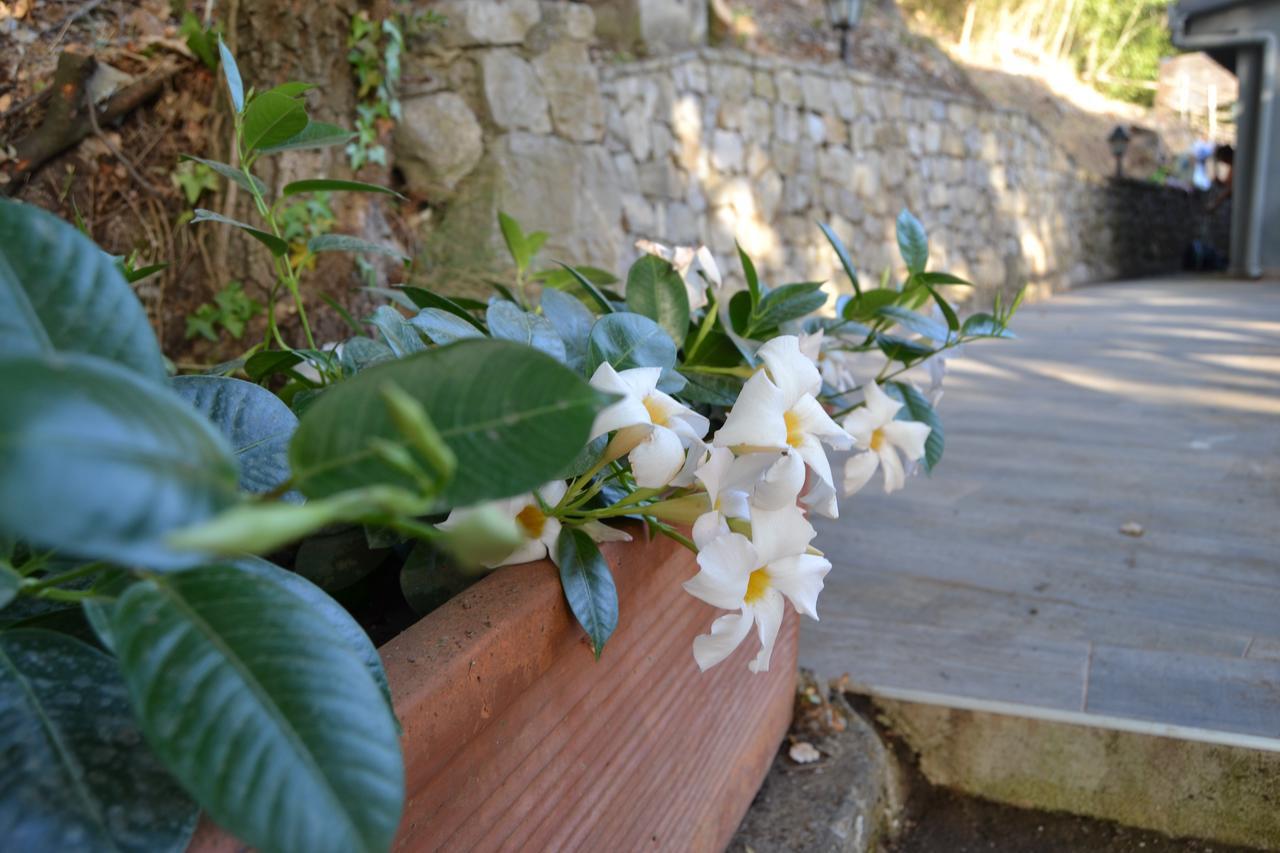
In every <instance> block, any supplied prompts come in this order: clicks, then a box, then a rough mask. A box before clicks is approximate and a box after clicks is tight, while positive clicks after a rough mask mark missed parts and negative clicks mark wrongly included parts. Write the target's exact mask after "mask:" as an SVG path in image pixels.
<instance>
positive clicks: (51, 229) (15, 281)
mask: <svg viewBox="0 0 1280 853" xmlns="http://www.w3.org/2000/svg"><path fill="white" fill-rule="evenodd" d="M56 352H83V353H90V354H92V355H97V356H102V357H103V358H109V359H111V360H113V361H117V362H119V363H121V364H123V365H125V366H126V367H129V368H132V369H133V370H135V371H137V372H138V373H139V374H141V375H143V376H146V377H148V378H150V379H152V380H154V381H156V382H163V381H164V379H165V378H166V376H167V371H166V370H165V363H164V356H163V355H161V353H160V345H159V344H158V343H157V342H156V336H155V333H154V332H152V331H151V325H150V324H149V323H148V322H147V315H146V312H145V311H144V310H143V308H142V304H141V303H140V302H138V298H137V297H136V296H134V294H133V290H132V289H131V288H130V287H129V285H128V284H127V283H126V282H125V280H124V278H123V276H122V275H121V274H120V270H119V268H118V267H117V265H116V264H115V262H114V261H112V259H111V258H110V257H109V256H108V255H107V254H106V253H105V252H103V251H102V250H101V249H99V248H98V247H97V246H95V245H94V244H93V241H92V240H90V239H89V238H87V237H85V236H84V235H83V234H81V233H80V232H79V231H78V230H76V228H75V227H74V226H72V225H71V224H69V223H67V222H63V221H62V220H61V219H59V218H58V217H56V216H54V215H53V214H52V213H49V212H47V211H44V210H41V209H40V208H37V207H34V206H32V205H28V204H20V203H18V202H13V201H6V200H3V199H0V356H5V355H12V354H17V353H32V354H37V353H46V354H52V353H56Z"/></svg>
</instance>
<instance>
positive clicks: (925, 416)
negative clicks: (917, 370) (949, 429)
mask: <svg viewBox="0 0 1280 853" xmlns="http://www.w3.org/2000/svg"><path fill="white" fill-rule="evenodd" d="M885 390H886V391H887V392H888V393H889V395H890V396H891V397H896V398H897V399H899V400H901V401H902V402H903V406H902V408H901V409H899V410H898V418H899V419H900V420H910V421H919V422H920V423H922V424H926V425H927V426H928V427H929V437H928V438H927V439H925V442H924V470H925V471H928V472H932V471H933V466H935V465H937V464H938V463H939V462H941V461H942V451H943V450H944V448H945V445H946V442H945V435H944V434H943V432H942V421H941V420H940V419H939V418H938V413H937V412H936V411H934V408H933V406H931V405H929V400H928V398H926V397H925V396H924V394H921V393H920V392H919V391H918V390H916V387H915V386H914V385H912V384H911V383H909V382H888V383H886V388H885Z"/></svg>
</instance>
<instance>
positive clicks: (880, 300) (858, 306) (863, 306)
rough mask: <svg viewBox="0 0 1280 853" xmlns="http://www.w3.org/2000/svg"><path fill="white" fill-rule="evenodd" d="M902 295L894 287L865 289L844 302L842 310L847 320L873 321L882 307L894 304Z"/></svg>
mask: <svg viewBox="0 0 1280 853" xmlns="http://www.w3.org/2000/svg"><path fill="white" fill-rule="evenodd" d="M901 296H902V294H901V293H899V292H898V291H896V290H893V289H892V288H887V287H882V288H878V289H876V290H864V291H862V293H861V294H859V295H858V296H857V297H855V298H853V299H850V300H848V301H847V302H845V303H844V310H843V311H842V312H841V313H842V314H843V315H844V318H845V319H846V320H855V321H861V322H863V323H867V322H871V321H872V320H875V319H876V317H877V316H879V313H880V309H881V308H883V307H885V306H886V305H892V304H893V303H895V302H897V301H898V299H899V298H900V297H901Z"/></svg>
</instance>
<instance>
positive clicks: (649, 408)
mask: <svg viewBox="0 0 1280 853" xmlns="http://www.w3.org/2000/svg"><path fill="white" fill-rule="evenodd" d="M644 410H645V411H646V412H648V413H649V420H651V421H653V423H654V424H655V425H656V426H666V425H667V407H666V406H664V405H663V403H662V401H661V400H659V399H658V398H656V397H652V396H649V397H645V398H644Z"/></svg>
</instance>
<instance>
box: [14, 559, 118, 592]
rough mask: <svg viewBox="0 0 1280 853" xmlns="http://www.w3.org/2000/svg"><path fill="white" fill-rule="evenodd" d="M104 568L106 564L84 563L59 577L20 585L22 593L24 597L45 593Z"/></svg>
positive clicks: (55, 576)
mask: <svg viewBox="0 0 1280 853" xmlns="http://www.w3.org/2000/svg"><path fill="white" fill-rule="evenodd" d="M105 568H107V564H106V563H103V562H100V561H99V562H94V563H86V564H85V565H83V566H80V567H79V568H77V569H72V570H71V571H69V572H63V573H62V574H60V575H54V576H53V577H48V578H42V579H40V580H38V581H32V582H31V583H24V584H23V585H22V593H23V594H24V595H31V594H33V593H37V592H41V591H45V590H48V589H50V588H52V587H55V586H61V585H62V584H64V583H67V582H69V581H73V580H79V579H80V578H83V577H87V576H89V575H94V574H97V573H98V572H100V571H102V570H103V569H105Z"/></svg>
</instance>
